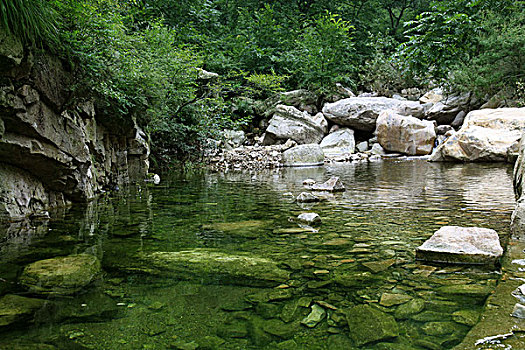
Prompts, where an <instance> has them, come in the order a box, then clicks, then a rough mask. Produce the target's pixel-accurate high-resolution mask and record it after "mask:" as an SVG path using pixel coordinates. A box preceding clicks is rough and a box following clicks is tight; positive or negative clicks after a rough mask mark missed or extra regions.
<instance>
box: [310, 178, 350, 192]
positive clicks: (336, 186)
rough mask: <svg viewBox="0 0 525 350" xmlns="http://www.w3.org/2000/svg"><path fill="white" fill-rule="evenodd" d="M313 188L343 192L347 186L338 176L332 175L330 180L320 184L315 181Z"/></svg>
mask: <svg viewBox="0 0 525 350" xmlns="http://www.w3.org/2000/svg"><path fill="white" fill-rule="evenodd" d="M311 189H312V190H313V191H327V192H343V191H345V190H346V189H345V186H344V185H343V183H342V182H341V180H340V179H339V178H338V177H337V176H332V177H331V178H330V179H329V180H328V181H326V182H324V183H322V184H319V183H315V184H313V185H312V187H311Z"/></svg>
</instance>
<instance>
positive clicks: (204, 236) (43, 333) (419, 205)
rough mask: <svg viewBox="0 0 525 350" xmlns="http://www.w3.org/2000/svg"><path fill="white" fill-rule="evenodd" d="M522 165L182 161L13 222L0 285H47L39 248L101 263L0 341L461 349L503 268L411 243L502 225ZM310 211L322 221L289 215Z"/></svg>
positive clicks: (65, 345)
mask: <svg viewBox="0 0 525 350" xmlns="http://www.w3.org/2000/svg"><path fill="white" fill-rule="evenodd" d="M332 175H336V176H339V177H340V178H341V180H342V181H343V183H344V184H345V186H346V188H347V191H346V192H343V193H337V194H333V195H331V194H327V195H326V196H324V197H325V200H324V201H322V202H320V203H317V204H312V205H304V204H302V205H299V204H297V203H295V202H294V201H293V197H292V196H291V195H290V194H292V195H293V196H297V195H298V194H299V193H300V192H302V191H304V188H303V185H302V182H303V180H304V179H306V178H312V179H314V180H316V181H325V180H326V179H328V178H329V177H330V176H332ZM511 177H512V169H511V168H509V167H506V166H502V165H490V164H481V165H479V164H465V165H463V164H462V165H453V164H435V163H427V162H422V161H411V162H396V161H385V162H377V163H363V164H335V165H328V166H326V167H321V168H303V169H283V170H281V171H278V172H271V171H268V172H258V173H249V172H246V173H240V172H237V173H226V174H196V175H195V174H194V175H191V176H190V175H188V176H178V175H173V176H171V177H170V176H166V178H165V180H164V181H163V183H162V184H161V185H159V186H156V187H147V188H141V189H139V188H131V189H129V191H121V192H120V193H116V194H113V196H112V197H104V198H100V199H99V200H97V201H96V202H94V203H91V204H90V205H89V206H88V207H87V208H76V207H75V208H73V209H72V210H70V211H69V212H68V213H66V214H63V216H62V218H61V219H55V220H53V221H51V222H47V223H41V224H34V225H32V226H29V227H28V226H23V225H22V224H11V225H4V226H2V227H0V235H1V236H0V237H1V238H2V244H1V245H0V253H1V262H2V264H1V265H0V275H1V276H2V279H0V293H1V294H2V295H4V294H18V295H22V296H28V297H35V295H31V294H28V293H27V290H26V289H24V287H23V286H21V285H19V284H18V283H17V278H18V276H19V275H20V273H21V271H22V268H23V266H24V265H27V264H29V263H31V262H34V261H37V260H41V259H47V258H51V257H56V256H64V255H71V254H81V253H87V254H93V255H95V256H97V257H98V258H99V259H100V261H101V263H102V270H103V273H102V275H101V277H100V278H99V279H97V280H96V281H95V282H94V283H92V284H90V285H89V287H88V288H86V289H85V290H84V291H82V292H81V293H79V294H77V295H75V296H68V297H57V296H54V297H44V298H45V299H46V303H45V305H44V306H42V307H40V308H39V309H38V311H37V312H36V314H35V315H34V317H33V316H31V317H26V318H24V319H23V320H21V321H20V322H19V323H15V324H13V325H10V326H4V327H2V330H1V332H2V333H1V335H2V336H1V337H0V339H2V340H0V345H1V346H0V348H2V349H3V348H6V349H26V348H27V349H39V348H41V349H52V348H58V349H77V348H78V349H167V348H173V349H263V348H267V349H294V348H297V349H450V348H452V347H453V346H454V345H456V344H457V343H459V342H460V341H461V339H462V338H463V337H464V335H465V334H466V332H468V330H469V329H470V327H471V326H472V325H473V324H474V323H475V322H476V321H477V317H478V316H479V313H480V311H481V308H482V305H483V302H484V300H485V298H486V296H487V294H488V293H490V291H491V290H492V288H493V287H494V286H495V284H496V282H497V279H498V278H499V273H497V272H494V271H486V270H483V269H479V268H469V267H457V266H454V267H452V266H448V267H447V266H428V265H422V264H419V263H417V262H415V260H414V249H415V248H416V247H417V246H419V245H420V244H421V243H422V242H423V241H424V240H425V239H427V238H428V237H430V235H431V234H432V233H433V232H434V231H435V230H437V229H438V228H439V227H441V226H444V225H464V226H481V227H489V228H493V229H496V230H497V231H498V233H499V234H500V235H501V236H502V238H504V237H505V236H506V235H507V234H508V223H509V220H510V213H511V211H512V209H513V206H514V195H513V193H512V180H511ZM310 211H313V212H316V213H318V214H319V215H320V216H321V218H322V225H321V226H319V227H316V228H315V230H312V229H310V228H304V227H303V228H301V227H300V226H298V225H297V224H296V223H295V222H293V220H291V219H292V218H295V217H297V215H299V214H301V213H303V212H310ZM36 297H37V298H42V297H41V296H40V297H39V296H36ZM1 309H2V308H1V306H0V312H1ZM1 319H2V318H1V316H0V323H1ZM16 344H18V345H16ZM37 344H38V345H37ZM17 346H18V347H17ZM24 346H26V347H24Z"/></svg>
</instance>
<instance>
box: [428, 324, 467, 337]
mask: <svg viewBox="0 0 525 350" xmlns="http://www.w3.org/2000/svg"><path fill="white" fill-rule="evenodd" d="M457 327H458V326H457V325H456V324H455V323H454V322H427V323H425V324H424V325H423V327H421V329H422V330H423V332H425V333H426V334H428V335H445V334H452V333H454V331H456V330H457Z"/></svg>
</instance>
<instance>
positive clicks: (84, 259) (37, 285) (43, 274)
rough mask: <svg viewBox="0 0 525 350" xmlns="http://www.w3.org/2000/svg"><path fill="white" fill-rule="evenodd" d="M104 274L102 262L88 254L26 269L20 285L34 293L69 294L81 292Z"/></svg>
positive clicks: (42, 262) (40, 262)
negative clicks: (99, 275)
mask: <svg viewBox="0 0 525 350" xmlns="http://www.w3.org/2000/svg"><path fill="white" fill-rule="evenodd" d="M99 273H100V261H99V260H98V259H97V257H96V256H93V255H88V254H79V255H70V256H65V257H58V258H51V259H46V260H39V261H36V262H34V263H32V264H30V265H28V266H26V267H25V268H24V271H23V273H22V275H21V276H20V283H21V284H22V285H23V286H24V287H26V288H28V289H29V291H30V292H32V293H36V294H44V295H69V294H73V293H76V292H78V291H80V290H81V289H82V288H84V287H85V286H87V285H88V284H89V283H91V282H92V281H93V280H94V279H95V277H96V276H97V275H98V274H99Z"/></svg>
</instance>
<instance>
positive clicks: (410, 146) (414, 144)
mask: <svg viewBox="0 0 525 350" xmlns="http://www.w3.org/2000/svg"><path fill="white" fill-rule="evenodd" d="M376 134H377V140H378V142H379V144H380V145H381V146H382V147H383V148H384V149H386V150H387V151H392V152H401V153H405V154H408V155H426V154H430V152H432V148H433V147H434V140H435V139H436V132H435V130H434V124H433V123H432V122H429V121H426V120H420V119H417V118H414V117H405V116H402V115H399V114H396V113H394V112H393V111H391V110H389V111H384V112H381V114H380V115H379V117H378V118H377V129H376Z"/></svg>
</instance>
